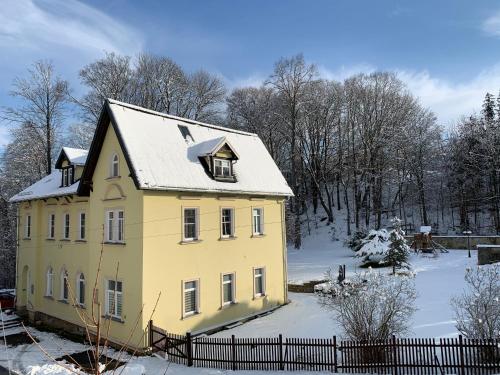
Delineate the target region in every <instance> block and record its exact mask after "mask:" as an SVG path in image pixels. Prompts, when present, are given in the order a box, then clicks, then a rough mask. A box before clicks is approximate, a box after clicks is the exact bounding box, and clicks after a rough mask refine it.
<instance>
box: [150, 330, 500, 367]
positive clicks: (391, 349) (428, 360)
mask: <svg viewBox="0 0 500 375" xmlns="http://www.w3.org/2000/svg"><path fill="white" fill-rule="evenodd" d="M149 333H150V343H151V347H152V348H153V350H155V351H162V352H164V353H165V357H166V358H167V359H168V360H169V361H172V362H175V363H180V364H185V365H187V366H194V367H208V368H218V369H228V370H269V371H272V370H274V371H276V370H288V371H293V370H307V371H331V372H338V373H376V374H392V375H395V374H449V373H454V374H498V373H500V340H499V339H495V340H474V339H464V338H463V337H462V336H459V337H457V338H442V339H416V338H415V339H403V338H396V337H393V338H392V339H390V340H377V341H349V340H342V341H337V338H336V337H332V338H330V339H309V338H283V336H282V335H279V336H278V337H275V338H236V337H235V336H234V335H233V336H231V337H230V338H215V337H192V336H191V335H190V334H187V335H185V336H184V335H175V334H170V333H167V332H165V331H164V330H162V329H160V328H158V327H155V326H153V324H152V322H151V324H150V331H149Z"/></svg>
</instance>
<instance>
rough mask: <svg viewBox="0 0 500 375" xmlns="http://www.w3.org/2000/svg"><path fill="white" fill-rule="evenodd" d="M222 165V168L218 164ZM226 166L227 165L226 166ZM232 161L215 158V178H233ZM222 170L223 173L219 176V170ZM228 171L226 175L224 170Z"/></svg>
mask: <svg viewBox="0 0 500 375" xmlns="http://www.w3.org/2000/svg"><path fill="white" fill-rule="evenodd" d="M217 163H220V166H217V165H216V164H217ZM225 164H226V165H225ZM231 164H232V163H231V160H229V159H222V158H214V176H215V177H223V178H224V177H231V176H232V165H231ZM218 167H219V168H220V171H221V173H220V174H218V173H216V170H217V168H218ZM225 169H227V170H228V174H227V175H225V174H224V170H225Z"/></svg>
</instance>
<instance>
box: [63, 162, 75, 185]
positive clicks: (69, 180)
mask: <svg viewBox="0 0 500 375" xmlns="http://www.w3.org/2000/svg"><path fill="white" fill-rule="evenodd" d="M73 182H74V178H73V166H71V165H70V166H68V167H64V168H63V169H62V170H61V187H64V186H71V185H73Z"/></svg>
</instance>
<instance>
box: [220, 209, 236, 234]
mask: <svg viewBox="0 0 500 375" xmlns="http://www.w3.org/2000/svg"><path fill="white" fill-rule="evenodd" d="M233 236H234V209H232V208H223V209H222V210H221V237H222V238H228V237H233Z"/></svg>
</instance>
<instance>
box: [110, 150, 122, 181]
mask: <svg viewBox="0 0 500 375" xmlns="http://www.w3.org/2000/svg"><path fill="white" fill-rule="evenodd" d="M115 166H116V171H115ZM109 177H120V157H119V156H118V154H117V153H116V152H115V153H113V154H112V155H111V159H110V161H109Z"/></svg>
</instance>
